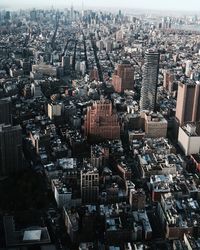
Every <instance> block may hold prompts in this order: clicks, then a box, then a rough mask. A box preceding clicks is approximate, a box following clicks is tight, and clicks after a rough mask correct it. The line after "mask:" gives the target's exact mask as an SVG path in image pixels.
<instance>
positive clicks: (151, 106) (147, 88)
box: [140, 50, 160, 111]
mask: <svg viewBox="0 0 200 250" xmlns="http://www.w3.org/2000/svg"><path fill="white" fill-rule="evenodd" d="M159 57H160V55H159V53H158V52H156V51H153V50H147V51H146V52H145V58H144V66H143V80H142V89H141V98H140V110H152V111H154V110H155V108H156V99H157V84H158V71H159Z"/></svg>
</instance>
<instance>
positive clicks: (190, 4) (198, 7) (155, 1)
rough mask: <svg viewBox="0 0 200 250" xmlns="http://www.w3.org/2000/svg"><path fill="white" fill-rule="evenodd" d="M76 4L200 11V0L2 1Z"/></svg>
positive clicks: (25, 5)
mask: <svg viewBox="0 0 200 250" xmlns="http://www.w3.org/2000/svg"><path fill="white" fill-rule="evenodd" d="M72 4H73V5H74V6H76V7H81V8H82V7H84V8H89V7H91V8H92V7H93V8H112V9H114V8H122V9H127V8H129V9H146V10H147V9H149V10H166V11H167V10H171V11H195V12H198V11H200V2H199V1H197V0H191V1H186V0H184V1H181V0H178V1H176V2H174V1H173V0H169V1H167V2H162V3H161V1H159V0H151V1H148V0H141V1H139V2H138V1H136V0H133V1H130V0H124V1H123V3H122V2H121V1H117V2H116V1H114V0H110V1H109V2H108V1H106V0H102V1H99V0H97V1H95V3H94V1H92V0H84V1H82V0H74V1H65V0H57V1H55V0H44V1H43V2H42V3H41V1H39V0H36V1H34V3H31V2H28V3H27V1H25V0H22V1H21V2H20V6H19V3H18V1H17V0H12V1H9V3H8V1H6V0H2V1H1V3H0V8H17V9H20V8H32V7H41V8H42V7H43V8H44V7H45V8H48V7H49V8H50V7H52V6H53V7H56V8H63V7H65V6H66V7H69V6H71V5H72ZM113 6H114V7H113Z"/></svg>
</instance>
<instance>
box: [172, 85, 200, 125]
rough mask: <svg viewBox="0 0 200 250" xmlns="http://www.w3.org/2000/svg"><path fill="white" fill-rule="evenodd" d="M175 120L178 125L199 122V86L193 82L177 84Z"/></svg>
mask: <svg viewBox="0 0 200 250" xmlns="http://www.w3.org/2000/svg"><path fill="white" fill-rule="evenodd" d="M176 118H177V120H178V122H179V124H180V125H183V124H184V123H186V122H197V121H199V120H200V84H199V83H195V82H193V81H191V82H186V83H179V87H178V97H177V105H176Z"/></svg>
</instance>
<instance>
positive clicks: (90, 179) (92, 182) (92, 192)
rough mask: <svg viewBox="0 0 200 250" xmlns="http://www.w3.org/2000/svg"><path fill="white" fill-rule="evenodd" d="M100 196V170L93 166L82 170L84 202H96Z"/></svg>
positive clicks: (82, 196) (82, 195)
mask: <svg viewBox="0 0 200 250" xmlns="http://www.w3.org/2000/svg"><path fill="white" fill-rule="evenodd" d="M98 196H99V171H98V170H97V169H96V168H93V167H92V166H86V168H85V169H83V170H81V198H82V201H83V203H95V202H97V201H98Z"/></svg>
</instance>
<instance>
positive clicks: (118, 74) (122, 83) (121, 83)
mask: <svg viewBox="0 0 200 250" xmlns="http://www.w3.org/2000/svg"><path fill="white" fill-rule="evenodd" d="M112 84H113V87H114V89H115V91H116V92H119V93H121V92H123V91H124V90H126V89H128V90H133V87H134V68H133V67H132V65H131V64H130V63H129V62H123V63H122V64H119V65H118V66H117V70H116V71H115V73H114V74H113V77H112Z"/></svg>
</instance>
